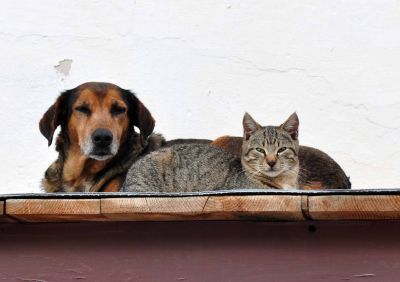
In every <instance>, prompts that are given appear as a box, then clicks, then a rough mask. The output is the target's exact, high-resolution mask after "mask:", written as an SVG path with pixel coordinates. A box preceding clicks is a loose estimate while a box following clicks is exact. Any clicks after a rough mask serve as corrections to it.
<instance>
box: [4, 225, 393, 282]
mask: <svg viewBox="0 0 400 282" xmlns="http://www.w3.org/2000/svg"><path fill="white" fill-rule="evenodd" d="M399 277H400V222H390V221H386V222H385V221H377V222H342V223H341V222H316V223H313V225H312V226H311V225H310V223H308V222H296V223H282V222H277V223H271V222H125V223H124V222H119V223H118V222H113V223H65V224H49V223H43V224H1V225H0V281H399V279H400V278H399Z"/></svg>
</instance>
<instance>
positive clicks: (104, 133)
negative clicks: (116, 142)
mask: <svg viewBox="0 0 400 282" xmlns="http://www.w3.org/2000/svg"><path fill="white" fill-rule="evenodd" d="M112 140H113V135H112V133H111V131H109V130H107V129H104V128H99V129H96V130H95V131H94V132H93V134H92V142H93V144H95V145H96V146H100V147H107V146H109V145H110V144H111V142H112Z"/></svg>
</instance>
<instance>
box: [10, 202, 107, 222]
mask: <svg viewBox="0 0 400 282" xmlns="http://www.w3.org/2000/svg"><path fill="white" fill-rule="evenodd" d="M5 214H6V215H7V216H10V217H13V218H15V219H17V220H19V221H21V222H69V221H71V222H79V221H102V220H105V218H104V217H103V216H102V215H101V213H100V200H99V199H77V200H72V199H65V200H55V199H47V200H46V199H15V200H6V203H5Z"/></svg>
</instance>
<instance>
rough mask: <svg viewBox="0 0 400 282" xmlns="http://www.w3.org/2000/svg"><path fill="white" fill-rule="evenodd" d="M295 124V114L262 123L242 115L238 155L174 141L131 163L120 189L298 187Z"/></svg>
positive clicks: (199, 189) (191, 190)
mask: <svg viewBox="0 0 400 282" xmlns="http://www.w3.org/2000/svg"><path fill="white" fill-rule="evenodd" d="M298 127H299V119H298V117H297V114H296V113H293V114H292V115H291V116H290V117H289V118H288V119H287V120H286V121H285V122H284V123H283V124H282V125H280V126H266V127H262V126H260V125H259V124H258V123H257V122H256V121H255V120H254V119H253V118H252V117H251V116H250V115H249V114H248V113H246V114H245V115H244V117H243V133H244V134H243V144H242V152H243V153H242V156H241V157H237V156H235V155H234V154H231V153H228V152H226V151H224V150H222V149H219V148H215V147H213V146H210V145H208V144H175V145H172V146H170V147H167V148H162V149H159V150H158V151H155V152H152V153H150V154H149V155H146V156H144V157H142V158H141V159H139V160H138V161H137V162H135V163H134V164H133V165H132V166H131V168H130V169H129V171H128V174H127V177H126V180H125V183H124V185H123V187H122V191H127V192H196V191H211V190H221V189H224V190H228V189H235V188H266V189H268V188H277V189H289V188H298V181H297V178H298V172H299V159H298V150H299V141H298Z"/></svg>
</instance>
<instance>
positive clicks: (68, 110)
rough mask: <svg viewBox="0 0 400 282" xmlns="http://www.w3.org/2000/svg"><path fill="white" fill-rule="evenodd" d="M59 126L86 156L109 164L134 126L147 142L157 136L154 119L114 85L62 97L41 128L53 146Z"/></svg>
mask: <svg viewBox="0 0 400 282" xmlns="http://www.w3.org/2000/svg"><path fill="white" fill-rule="evenodd" d="M58 126H61V130H62V131H64V132H66V133H67V136H68V139H69V140H68V141H69V143H70V144H74V145H78V146H79V148H80V150H81V153H82V154H83V155H85V156H86V157H88V158H92V159H95V160H106V159H109V158H112V157H113V156H115V155H116V154H117V152H118V150H119V147H120V145H121V144H122V143H123V142H124V141H125V140H126V139H127V136H128V135H129V134H132V133H133V131H134V129H133V127H134V126H137V127H138V128H139V129H140V134H141V135H142V137H143V138H145V139H146V138H147V137H148V136H149V135H150V134H151V133H152V132H153V129H154V119H153V117H152V116H151V114H150V112H149V110H148V109H147V108H146V107H145V106H144V105H143V104H142V103H141V102H140V101H139V99H138V98H137V97H136V96H135V95H134V94H133V93H132V92H130V91H129V90H125V89H122V88H120V87H118V86H116V85H114V84H111V83H102V82H89V83H85V84H82V85H80V86H78V87H76V88H74V89H71V90H67V91H65V92H63V93H61V95H60V96H59V97H58V99H57V100H56V102H55V103H54V104H53V105H52V106H51V107H50V108H49V109H48V110H47V112H46V113H45V114H44V115H43V117H42V119H41V120H40V123H39V128H40V132H41V133H42V134H43V136H44V137H46V138H47V140H48V144H49V146H50V145H51V143H52V140H53V135H54V131H55V130H56V128H57V127H58Z"/></svg>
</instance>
